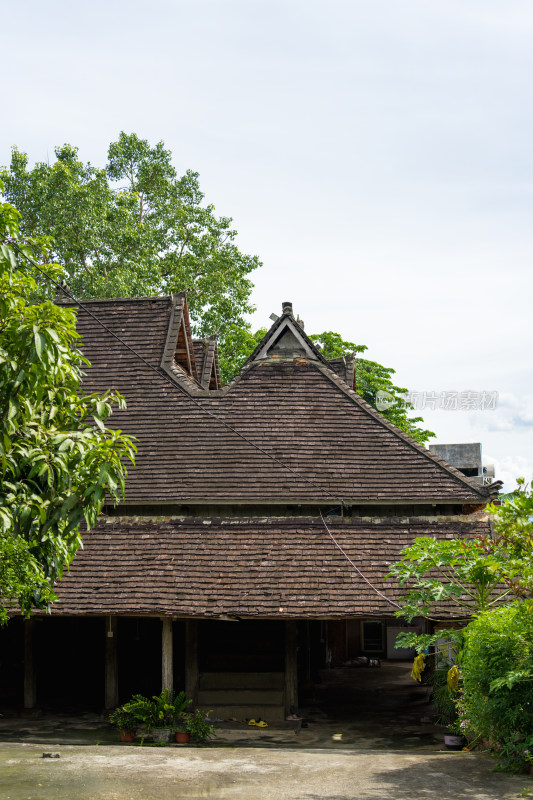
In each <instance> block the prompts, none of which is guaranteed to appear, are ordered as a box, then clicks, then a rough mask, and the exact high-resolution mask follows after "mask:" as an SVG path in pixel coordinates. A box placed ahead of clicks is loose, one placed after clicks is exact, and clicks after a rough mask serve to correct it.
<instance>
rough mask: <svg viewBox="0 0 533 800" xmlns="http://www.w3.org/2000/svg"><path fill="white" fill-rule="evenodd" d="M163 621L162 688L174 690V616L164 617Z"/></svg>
mask: <svg viewBox="0 0 533 800" xmlns="http://www.w3.org/2000/svg"><path fill="white" fill-rule="evenodd" d="M161 622H162V629H161V688H162V689H170V690H171V691H172V690H173V689H174V666H173V661H172V647H173V645H172V617H164V618H163V619H162V620H161Z"/></svg>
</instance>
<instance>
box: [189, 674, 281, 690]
mask: <svg viewBox="0 0 533 800" xmlns="http://www.w3.org/2000/svg"><path fill="white" fill-rule="evenodd" d="M283 688H284V674H283V672H202V673H201V674H200V690H204V689H277V690H278V691H283Z"/></svg>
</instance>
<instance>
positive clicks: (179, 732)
mask: <svg viewBox="0 0 533 800" xmlns="http://www.w3.org/2000/svg"><path fill="white" fill-rule="evenodd" d="M188 717H190V714H187V712H185V713H183V714H182V716H181V719H180V720H179V721H178V723H177V725H176V730H175V732H174V734H175V737H176V741H177V743H178V744H188V743H189V742H190V740H191V734H190V732H189V731H188V729H187V722H188Z"/></svg>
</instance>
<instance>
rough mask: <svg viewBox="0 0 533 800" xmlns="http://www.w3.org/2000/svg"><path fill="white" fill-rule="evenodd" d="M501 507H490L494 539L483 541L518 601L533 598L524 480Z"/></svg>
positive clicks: (531, 497) (532, 514)
mask: <svg viewBox="0 0 533 800" xmlns="http://www.w3.org/2000/svg"><path fill="white" fill-rule="evenodd" d="M517 484H518V487H517V489H516V490H515V491H514V492H513V493H512V495H510V496H508V497H507V498H506V499H504V500H503V501H502V503H501V505H500V506H495V505H494V504H491V505H490V506H489V508H488V510H489V511H490V512H491V513H492V514H494V535H493V536H492V537H491V538H488V537H487V539H486V540H485V542H484V544H485V549H486V552H487V554H489V555H491V556H493V557H495V558H499V559H500V561H501V562H503V564H502V576H503V580H505V582H506V583H507V585H508V586H509V588H510V589H511V591H512V592H513V594H515V595H517V596H518V597H533V493H532V491H531V486H530V485H528V484H526V482H525V479H524V478H518V480H517Z"/></svg>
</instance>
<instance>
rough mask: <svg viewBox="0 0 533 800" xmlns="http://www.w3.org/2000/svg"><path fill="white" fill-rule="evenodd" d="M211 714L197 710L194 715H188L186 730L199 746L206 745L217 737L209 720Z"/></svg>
mask: <svg viewBox="0 0 533 800" xmlns="http://www.w3.org/2000/svg"><path fill="white" fill-rule="evenodd" d="M210 713H211V712H209V711H208V712H205V711H200V709H199V708H197V709H196V710H195V711H194V712H193V713H192V714H187V721H186V725H185V728H186V730H187V731H188V732H189V733H190V734H191V739H192V740H193V741H194V742H196V743H197V744H204V743H205V742H207V741H209V739H211V738H212V737H213V736H216V733H215V729H214V727H213V725H212V724H211V722H209V720H208V715H209V714H210Z"/></svg>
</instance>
